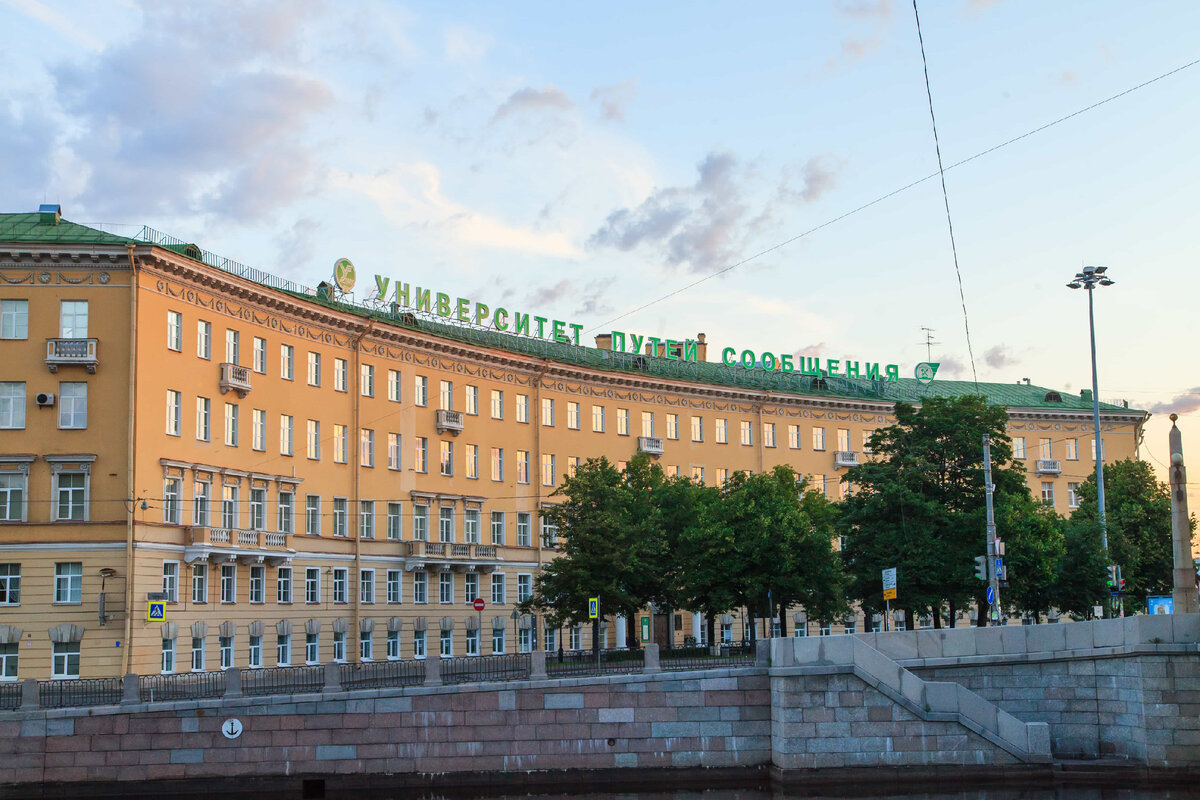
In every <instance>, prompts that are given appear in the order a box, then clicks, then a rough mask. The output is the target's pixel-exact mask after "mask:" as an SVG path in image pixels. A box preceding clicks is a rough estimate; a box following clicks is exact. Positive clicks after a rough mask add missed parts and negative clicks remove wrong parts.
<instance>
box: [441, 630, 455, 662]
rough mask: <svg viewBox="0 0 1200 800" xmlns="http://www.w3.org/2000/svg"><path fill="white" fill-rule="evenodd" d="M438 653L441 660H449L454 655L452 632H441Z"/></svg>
mask: <svg viewBox="0 0 1200 800" xmlns="http://www.w3.org/2000/svg"><path fill="white" fill-rule="evenodd" d="M438 652H439V654H440V655H441V657H442V658H450V656H452V655H454V631H442V635H441V637H440V638H439V647H438Z"/></svg>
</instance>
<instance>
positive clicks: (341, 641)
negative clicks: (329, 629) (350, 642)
mask: <svg viewBox="0 0 1200 800" xmlns="http://www.w3.org/2000/svg"><path fill="white" fill-rule="evenodd" d="M333 660H334V661H336V662H338V663H345V661H346V634H345V633H339V632H338V631H334V632H333Z"/></svg>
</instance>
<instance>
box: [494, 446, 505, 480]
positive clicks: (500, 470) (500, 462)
mask: <svg viewBox="0 0 1200 800" xmlns="http://www.w3.org/2000/svg"><path fill="white" fill-rule="evenodd" d="M492 480H494V481H503V480H504V448H503V447H493V448H492Z"/></svg>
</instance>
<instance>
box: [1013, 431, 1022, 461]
mask: <svg viewBox="0 0 1200 800" xmlns="http://www.w3.org/2000/svg"><path fill="white" fill-rule="evenodd" d="M1012 449H1013V458H1025V437H1024V436H1014V437H1013V440H1012Z"/></svg>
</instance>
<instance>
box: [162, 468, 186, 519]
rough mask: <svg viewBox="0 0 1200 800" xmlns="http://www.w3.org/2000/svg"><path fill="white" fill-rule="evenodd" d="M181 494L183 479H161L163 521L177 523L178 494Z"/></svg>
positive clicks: (178, 515) (178, 516)
mask: <svg viewBox="0 0 1200 800" xmlns="http://www.w3.org/2000/svg"><path fill="white" fill-rule="evenodd" d="M181 494H183V481H181V480H180V479H179V478H166V479H165V480H163V522H166V523H169V524H172V525H178V524H179V518H180V514H179V506H180V495H181Z"/></svg>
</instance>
